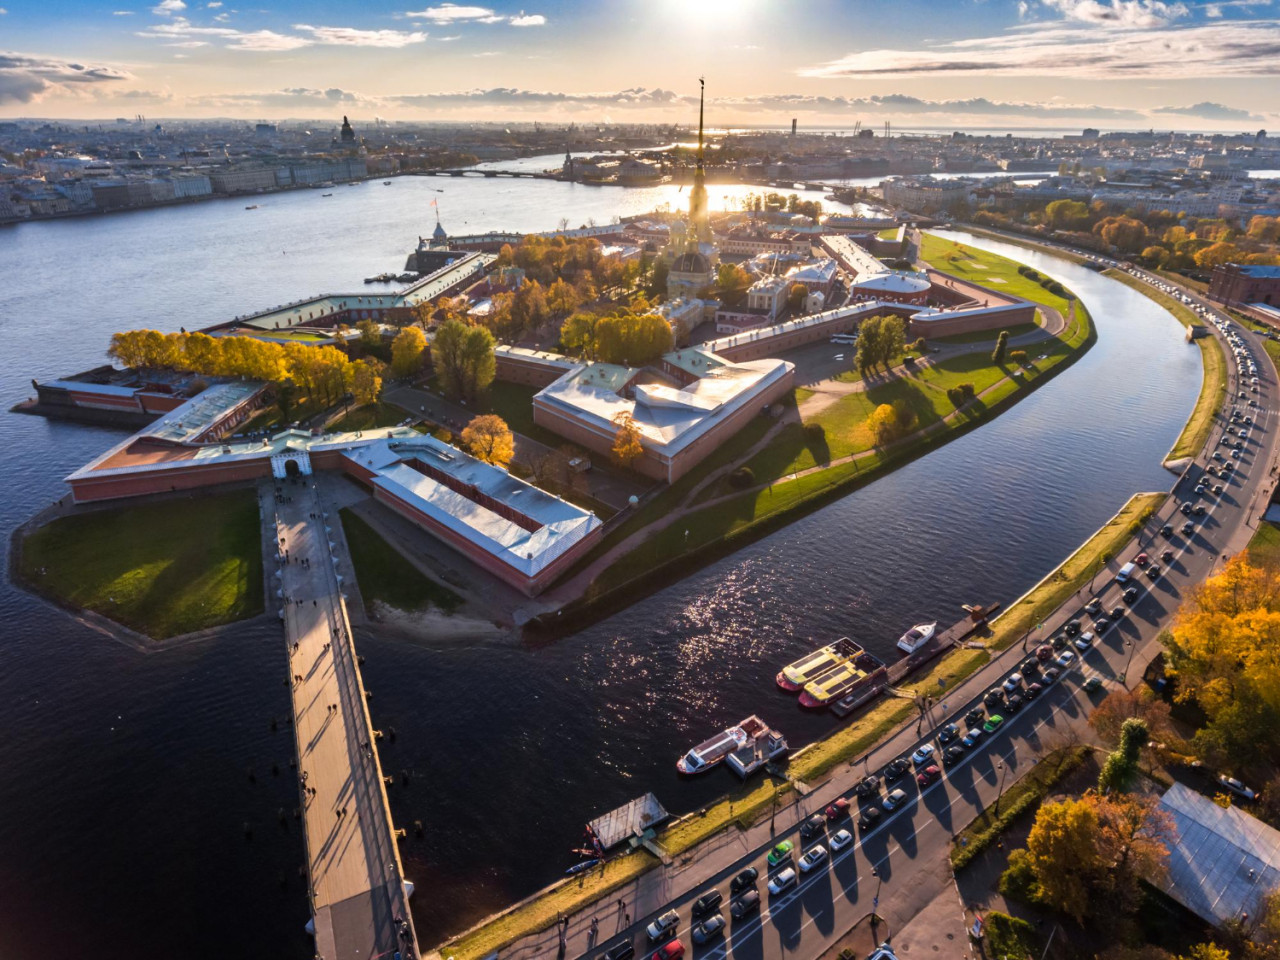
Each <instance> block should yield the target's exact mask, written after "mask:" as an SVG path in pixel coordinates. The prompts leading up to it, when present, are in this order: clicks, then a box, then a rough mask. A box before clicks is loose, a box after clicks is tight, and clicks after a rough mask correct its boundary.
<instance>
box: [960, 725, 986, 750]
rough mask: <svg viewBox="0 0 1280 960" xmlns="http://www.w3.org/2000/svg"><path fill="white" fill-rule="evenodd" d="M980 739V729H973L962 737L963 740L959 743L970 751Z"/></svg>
mask: <svg viewBox="0 0 1280 960" xmlns="http://www.w3.org/2000/svg"><path fill="white" fill-rule="evenodd" d="M981 739H982V728H981V727H974V728H973V729H972V730H970V731H969V732H968V733H966V734H965V735H964V739H963V740H961V741H960V742H961V743H962V744H964V746H965V749H966V750H972V749H973V748H974V747H976V746H977V745H978V741H980V740H981Z"/></svg>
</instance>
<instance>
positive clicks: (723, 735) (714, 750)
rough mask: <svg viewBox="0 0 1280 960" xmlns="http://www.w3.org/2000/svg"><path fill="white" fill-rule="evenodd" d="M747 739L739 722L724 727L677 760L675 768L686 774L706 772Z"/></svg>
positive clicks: (744, 743)
mask: <svg viewBox="0 0 1280 960" xmlns="http://www.w3.org/2000/svg"><path fill="white" fill-rule="evenodd" d="M747 740H748V735H747V731H746V730H743V729H742V726H741V724H739V725H736V726H732V727H726V728H725V729H724V730H721V731H720V732H719V733H717V734H716V735H715V736H714V737H712V738H711V739H710V740H704V741H702V743H700V744H698V745H697V746H696V747H694V748H693V749H692V750H690V751H689V752H688V753H686V754H685V755H684V756H683V757H681V758H680V759H679V760H677V761H676V769H677V770H679V771H680V772H681V773H688V774H694V773H706V772H707V771H708V770H710V769H711V768H712V767H714V766H715V765H716V764H718V763H720V762H721V761H722V760H724V758H725V757H727V756H729V754H731V753H733V752H734V751H735V750H737V749H738V748H739V747H743V746H745V745H746V743H747Z"/></svg>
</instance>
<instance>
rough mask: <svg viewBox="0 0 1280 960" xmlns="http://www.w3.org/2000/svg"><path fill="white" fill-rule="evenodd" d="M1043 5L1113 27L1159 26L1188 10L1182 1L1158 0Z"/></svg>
mask: <svg viewBox="0 0 1280 960" xmlns="http://www.w3.org/2000/svg"><path fill="white" fill-rule="evenodd" d="M1044 5H1045V6H1046V7H1048V8H1049V9H1051V10H1055V11H1057V12H1058V13H1061V14H1062V15H1063V16H1064V17H1065V18H1066V19H1068V20H1076V21H1079V22H1081V23H1096V24H1105V25H1108V26H1117V27H1138V28H1148V27H1160V26H1164V25H1165V24H1167V23H1171V22H1172V21H1174V20H1178V19H1181V18H1183V17H1185V16H1187V15H1188V14H1190V12H1191V11H1190V10H1188V9H1187V5H1186V4H1185V3H1164V2H1162V0H1111V2H1110V3H1105V2H1100V0H1044Z"/></svg>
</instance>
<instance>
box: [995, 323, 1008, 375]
mask: <svg viewBox="0 0 1280 960" xmlns="http://www.w3.org/2000/svg"><path fill="white" fill-rule="evenodd" d="M1008 346H1009V331H1008V330H1001V331H1000V336H998V337H996V348H995V349H994V350H992V351H991V362H992V363H994V364H995V365H996V366H997V367H998V366H1000V365H1001V364H1002V363H1004V352H1005V350H1006V348H1008Z"/></svg>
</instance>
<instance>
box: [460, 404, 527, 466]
mask: <svg viewBox="0 0 1280 960" xmlns="http://www.w3.org/2000/svg"><path fill="white" fill-rule="evenodd" d="M460 439H461V440H462V446H463V447H464V448H465V449H466V451H467V452H468V453H470V454H471V455H472V456H473V457H475V458H476V459H478V460H483V461H484V462H485V463H493V464H497V465H498V466H505V465H506V464H508V463H510V462H511V458H512V457H513V456H515V452H516V445H515V437H513V436H512V434H511V428H510V427H508V426H507V421H505V420H503V419H502V418H501V417H499V416H497V415H496V414H492V413H485V414H481V415H480V416H478V417H473V418H472V419H471V422H470V423H468V424H467V425H466V426H465V427H463V429H462V436H461V437H460Z"/></svg>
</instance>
